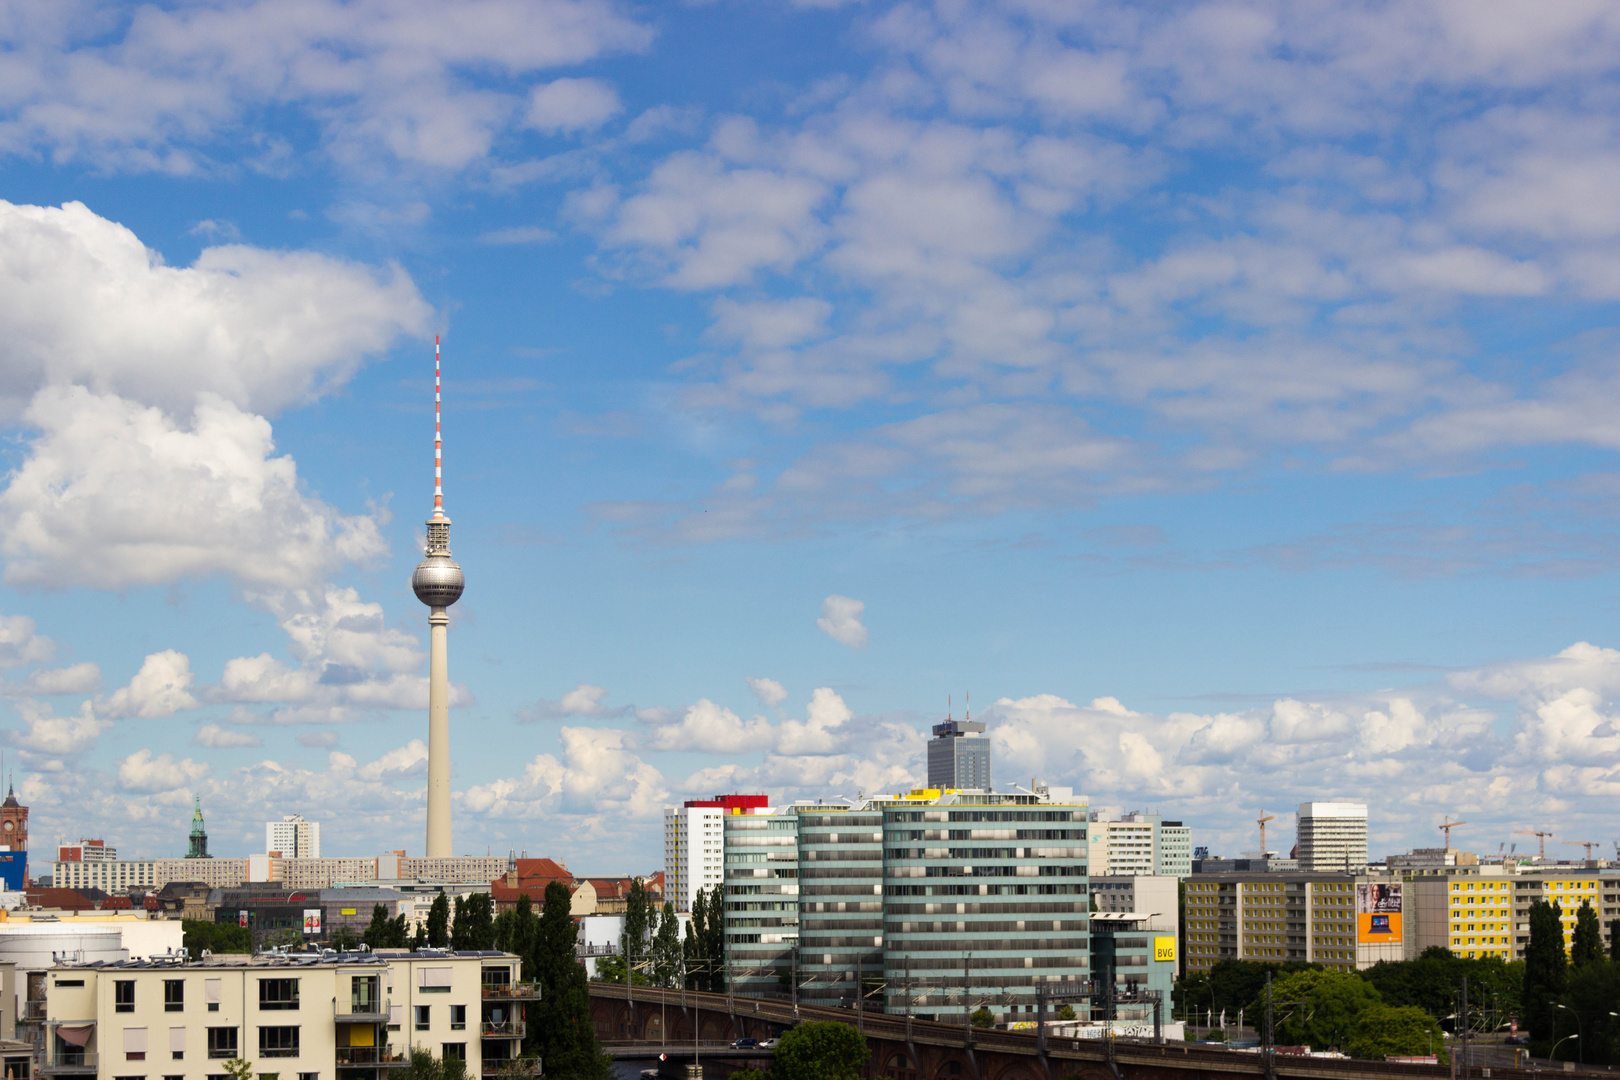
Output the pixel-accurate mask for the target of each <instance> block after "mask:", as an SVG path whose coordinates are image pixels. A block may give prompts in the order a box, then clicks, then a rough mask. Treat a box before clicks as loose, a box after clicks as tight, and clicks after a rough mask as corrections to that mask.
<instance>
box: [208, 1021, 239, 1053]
mask: <svg viewBox="0 0 1620 1080" xmlns="http://www.w3.org/2000/svg"><path fill="white" fill-rule="evenodd" d="M208 1056H209V1057H211V1058H233V1057H235V1056H236V1029H235V1028H233V1027H211V1028H209V1029H208Z"/></svg>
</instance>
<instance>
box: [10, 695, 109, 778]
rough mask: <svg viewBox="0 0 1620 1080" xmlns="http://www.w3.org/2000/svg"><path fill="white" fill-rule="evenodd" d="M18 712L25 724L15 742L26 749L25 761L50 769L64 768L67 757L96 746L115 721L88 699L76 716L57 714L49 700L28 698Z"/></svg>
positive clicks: (52, 770) (19, 704)
mask: <svg viewBox="0 0 1620 1080" xmlns="http://www.w3.org/2000/svg"><path fill="white" fill-rule="evenodd" d="M17 714H18V716H19V717H20V718H21V719H22V722H23V725H24V726H23V730H22V731H19V732H16V733H15V734H14V736H13V738H14V741H15V742H16V744H17V745H18V746H20V747H22V748H23V750H24V758H25V760H27V761H28V762H29V763H30V764H32V765H33V766H34V767H35V768H39V769H43V770H45V771H48V772H55V771H60V770H61V769H63V768H64V767H65V763H64V759H66V758H70V757H76V756H78V755H80V754H83V753H85V752H86V751H88V750H91V749H94V748H95V746H96V744H97V743H98V742H99V741H100V739H101V733H102V732H103V731H106V730H107V729H108V728H110V727H112V721H111V720H105V719H102V718H101V717H98V716H97V715H96V714H95V712H94V710H93V709H92V708H91V705H90V703H89V702H88V701H87V702H85V703H83V704H82V705H81V706H80V707H79V711H78V713H77V714H76V715H74V716H57V715H55V713H54V712H53V711H52V709H51V707H50V705H49V703H47V702H41V701H33V700H24V701H22V702H19V703H18V705H17Z"/></svg>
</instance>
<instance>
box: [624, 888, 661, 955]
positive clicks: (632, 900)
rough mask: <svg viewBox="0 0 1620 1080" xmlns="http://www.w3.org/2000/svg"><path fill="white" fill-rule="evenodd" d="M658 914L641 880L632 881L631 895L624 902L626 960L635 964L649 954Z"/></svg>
mask: <svg viewBox="0 0 1620 1080" xmlns="http://www.w3.org/2000/svg"><path fill="white" fill-rule="evenodd" d="M655 914H656V913H655V912H654V911H653V910H652V901H651V900H650V899H648V897H647V889H646V887H645V886H644V885H642V884H641V879H640V878H632V879H631V881H630V895H628V896H627V897H625V902H624V939H623V946H624V948H623V952H624V955H625V957H626V959H627V960H628V961H629V962H630V963H631V964H635V963H638V962H640V960H641V959H642V958H643V957H644V956H645V955H646V953H647V937H648V935H649V934H650V933H651V931H652V919H653V916H654V915H655Z"/></svg>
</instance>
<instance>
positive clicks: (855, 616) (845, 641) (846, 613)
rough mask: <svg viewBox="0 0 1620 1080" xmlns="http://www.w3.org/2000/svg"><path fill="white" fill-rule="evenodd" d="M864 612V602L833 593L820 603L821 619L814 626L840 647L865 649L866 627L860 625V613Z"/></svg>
mask: <svg viewBox="0 0 1620 1080" xmlns="http://www.w3.org/2000/svg"><path fill="white" fill-rule="evenodd" d="M865 610H866V604H865V603H864V602H862V601H860V600H851V599H850V598H849V597H847V596H839V595H838V594H837V593H834V594H833V595H831V596H829V597H827V599H825V600H823V601H822V602H821V618H819V619H817V620H816V625H817V626H818V627H820V628H821V632H822V633H823V634H826V635H827V636H828V637H830V638H832V639H833V640H834V641H836V642H838V643H839V644H840V645H848V646H849V647H850V648H852V649H860V648H865V646H866V627H865V626H863V625H861V613H862V612H864V611H865Z"/></svg>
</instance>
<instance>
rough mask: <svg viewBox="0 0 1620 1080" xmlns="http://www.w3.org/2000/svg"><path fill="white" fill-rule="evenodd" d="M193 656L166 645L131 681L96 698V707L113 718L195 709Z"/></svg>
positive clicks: (151, 717) (157, 715)
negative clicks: (109, 693) (192, 688)
mask: <svg viewBox="0 0 1620 1080" xmlns="http://www.w3.org/2000/svg"><path fill="white" fill-rule="evenodd" d="M191 684H192V674H191V660H190V658H189V657H187V656H186V655H185V654H184V653H179V652H175V651H174V650H173V649H165V650H163V651H162V652H160V653H153V654H152V655H150V656H148V657H147V658H146V659H145V661H143V662H142V664H141V670H140V671H138V672H136V673H135V677H134V678H132V679H131V680H130V681H129V685H128V686H125V687H122V688H121V689H118V690H115V691H113V693H112V694H111V695H109V696H108V697H107V698H106V699H105V700H100V701H97V702H96V711H97V712H98V713H100V714H101V715H103V716H106V717H108V718H110V719H114V720H116V719H121V718H124V717H137V718H139V719H142V720H154V719H160V718H162V717H165V716H173V715H174V714H175V713H177V712H180V711H181V710H182V709H195V708H196V707H197V699H196V698H195V697H193V696H192V695H191Z"/></svg>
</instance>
